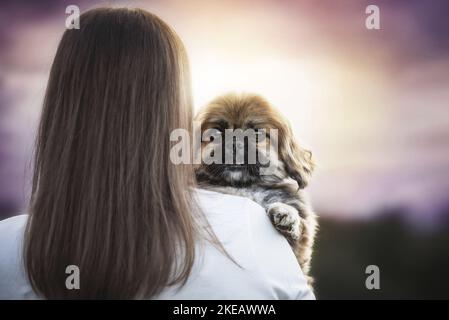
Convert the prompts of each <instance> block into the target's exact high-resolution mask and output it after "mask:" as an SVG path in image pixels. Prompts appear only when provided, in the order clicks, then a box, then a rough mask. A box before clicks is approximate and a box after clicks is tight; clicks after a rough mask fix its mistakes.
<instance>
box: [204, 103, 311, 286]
mask: <svg viewBox="0 0 449 320" xmlns="http://www.w3.org/2000/svg"><path fill="white" fill-rule="evenodd" d="M196 120H197V121H200V122H201V133H203V132H204V131H205V130H208V129H213V130H215V131H216V132H217V134H220V135H221V136H222V137H223V141H224V136H225V132H226V131H229V129H230V130H235V129H242V130H246V129H254V130H257V129H264V130H265V131H266V138H265V141H264V142H262V143H258V142H256V148H257V151H258V153H259V155H263V156H266V157H267V158H268V159H270V161H271V159H273V157H277V159H278V162H277V166H276V169H275V170H274V172H273V173H271V174H269V175H261V174H259V173H260V169H261V168H262V167H263V165H262V164H261V163H260V162H259V161H258V160H257V162H256V163H253V164H250V163H248V161H247V158H245V162H244V163H243V164H240V165H236V164H235V163H233V164H226V163H224V164H215V163H212V164H206V163H204V162H202V164H201V165H200V166H199V167H198V168H197V170H196V175H197V180H198V184H199V186H200V187H202V188H206V189H212V190H214V191H218V192H222V193H228V194H233V195H240V196H244V197H248V198H250V199H252V200H253V201H255V202H257V203H258V204H260V205H261V206H262V207H264V208H265V210H266V211H267V214H268V215H269V217H270V219H271V221H272V223H273V225H274V227H275V228H276V229H277V230H278V231H279V232H281V233H282V234H283V235H284V236H285V237H286V238H287V240H288V241H289V243H290V244H291V246H292V248H293V251H294V253H295V255H296V257H297V259H298V262H299V264H300V266H301V269H302V271H303V272H304V274H305V275H306V276H307V277H308V280H309V284H310V285H311V283H312V278H311V277H310V276H308V273H309V269H310V260H311V255H312V246H313V241H314V237H315V232H316V227H317V222H316V215H315V214H314V212H313V211H312V209H311V206H310V204H309V202H308V200H307V198H306V196H305V194H304V191H303V189H304V188H305V187H306V186H307V183H308V181H309V179H310V175H311V173H312V171H313V167H314V164H313V162H312V159H311V153H310V152H309V151H307V150H304V149H302V148H301V147H300V146H299V145H298V144H297V143H296V141H295V138H294V136H293V133H292V130H291V128H290V125H289V123H288V122H287V121H286V119H285V118H284V117H282V115H281V114H280V113H279V112H277V111H276V110H275V109H274V108H273V107H272V106H271V105H270V104H269V103H268V102H267V101H266V100H265V99H263V98H262V97H260V96H258V95H236V94H227V95H224V96H221V97H218V98H216V99H215V100H213V101H212V102H211V103H209V104H208V105H207V106H206V107H205V108H204V109H203V110H202V111H200V113H199V114H198V115H197V117H196ZM269 129H277V130H278V139H277V143H278V148H277V151H278V153H277V154H276V150H273V148H271V149H270V152H267V150H266V145H267V144H266V142H267V141H269V140H270V135H269ZM211 140H212V139H211ZM232 142H233V140H232ZM233 143H234V142H233ZM247 143H250V142H248V141H245V146H243V147H244V148H248V145H246V144H247ZM220 148H222V151H223V153H226V152H233V153H234V154H235V153H236V147H235V145H233V146H232V148H229V146H226V145H225V144H224V143H223V144H222V145H217V144H214V143H213V141H202V144H201V152H202V153H211V152H212V154H213V152H217V151H219V149H220ZM234 160H235V159H234ZM275 163H276V162H275Z"/></svg>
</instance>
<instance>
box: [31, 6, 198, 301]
mask: <svg viewBox="0 0 449 320" xmlns="http://www.w3.org/2000/svg"><path fill="white" fill-rule="evenodd" d="M188 77H189V75H188V67H187V62H186V55H185V52H184V49H183V46H182V43H181V41H180V40H179V39H178V37H177V36H176V34H175V33H174V32H173V31H172V30H171V29H170V28H169V27H168V26H167V25H166V24H165V23H164V22H163V21H161V20H160V19H159V18H158V17H156V16H155V15H152V14H150V13H148V12H145V11H143V10H137V9H136V10H134V9H109V8H100V9H94V10H90V11H88V12H86V13H84V14H82V15H81V17H80V29H79V30H77V29H72V30H66V31H65V33H64V35H63V37H62V39H61V42H60V44H59V47H58V50H57V53H56V56H55V59H54V62H53V65H52V68H51V72H50V77H49V81H48V87H47V91H46V95H45V100H44V104H43V111H42V116H41V122H40V127H39V130H38V135H37V143H36V150H35V159H34V177H33V187H32V195H31V201H30V214H31V215H30V219H29V221H28V225H27V231H26V240H25V247H24V259H25V266H26V270H27V274H28V277H29V279H30V283H31V285H32V287H33V289H34V290H35V291H36V292H37V293H38V294H40V295H42V296H43V297H45V298H139V297H151V296H153V295H155V294H157V293H159V292H160V291H161V290H162V288H164V287H165V286H166V285H169V284H175V283H180V282H181V283H184V282H185V281H186V279H187V277H188V275H189V273H190V270H191V267H192V263H193V260H194V244H195V238H196V234H197V232H196V231H197V227H196V223H195V219H194V216H193V215H192V212H195V208H194V205H193V204H194V201H193V199H192V197H193V196H192V195H191V192H189V189H190V187H191V186H193V185H194V181H193V179H194V175H193V172H192V168H191V167H190V166H187V165H174V164H172V162H171V161H170V159H169V153H170V152H169V150H170V143H169V134H170V132H171V130H173V129H175V128H186V129H188V128H189V127H190V126H191V120H192V114H191V113H192V106H191V99H190V95H189V93H190V88H189V87H188ZM179 252H182V253H183V254H181V255H180V254H176V253H179ZM68 265H76V266H78V267H79V270H80V275H81V283H80V289H79V290H68V289H67V288H66V286H65V280H66V277H68V275H67V274H66V273H65V271H66V267H67V266H68Z"/></svg>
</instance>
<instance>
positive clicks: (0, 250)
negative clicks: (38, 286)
mask: <svg viewBox="0 0 449 320" xmlns="http://www.w3.org/2000/svg"><path fill="white" fill-rule="evenodd" d="M27 221H28V215H25V214H23V215H18V216H15V217H11V218H8V219H5V220H2V221H0V299H29V298H35V295H34V293H33V291H32V290H31V287H30V285H29V283H28V280H27V278H26V276H25V272H24V267H23V259H22V253H23V251H22V247H23V238H24V234H25V227H26V224H27Z"/></svg>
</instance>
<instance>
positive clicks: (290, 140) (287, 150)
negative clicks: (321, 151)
mask: <svg viewBox="0 0 449 320" xmlns="http://www.w3.org/2000/svg"><path fill="white" fill-rule="evenodd" d="M280 142H281V143H280V150H279V155H280V158H281V160H282V161H283V162H284V165H285V171H286V172H287V174H288V175H289V176H290V177H291V178H292V179H294V180H296V182H297V183H298V187H299V188H300V189H302V188H305V187H306V186H307V184H308V183H309V179H310V176H311V175H312V172H313V169H314V167H315V164H314V162H313V159H312V152H310V151H308V150H305V149H303V148H301V147H300V146H299V145H298V143H297V142H296V140H295V137H294V136H293V132H292V130H291V129H290V128H289V127H288V128H287V130H286V131H285V132H283V133H281V135H280Z"/></svg>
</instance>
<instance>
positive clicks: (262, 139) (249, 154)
mask: <svg viewBox="0 0 449 320" xmlns="http://www.w3.org/2000/svg"><path fill="white" fill-rule="evenodd" d="M196 121H199V122H200V123H201V135H202V138H203V139H202V143H201V153H202V158H203V160H204V159H208V160H206V161H202V163H201V165H200V166H199V167H198V168H197V170H196V173H197V179H198V181H199V182H206V183H208V184H215V185H224V186H236V187H241V186H249V185H252V184H264V183H265V184H272V183H276V182H280V181H282V180H283V179H285V178H288V177H290V178H292V179H294V180H296V181H297V183H298V186H299V187H300V188H304V187H305V186H306V185H307V183H308V180H309V177H310V174H311V172H312V170H313V163H312V159H311V153H310V152H309V151H306V150H304V149H302V148H300V147H299V145H298V144H297V143H296V142H295V139H294V137H293V134H292V130H291V128H290V126H289V124H288V122H287V121H286V120H285V119H284V118H283V117H282V116H281V115H280V114H279V113H278V112H277V111H276V110H275V109H274V108H273V107H272V106H271V105H270V104H269V103H268V102H267V101H266V100H264V99H263V98H261V97H260V96H257V95H234V94H228V95H225V96H221V97H218V98H216V99H215V100H213V101H212V102H211V103H209V104H208V105H207V106H206V107H205V108H204V109H203V110H202V111H201V112H200V113H199V114H198V115H197V117H196ZM270 129H271V130H270ZM272 129H276V130H277V132H274V131H273V130H272ZM276 133H277V134H276ZM211 158H213V159H215V160H219V161H211ZM269 168H271V169H270V170H268V169H269ZM264 169H265V170H264Z"/></svg>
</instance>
